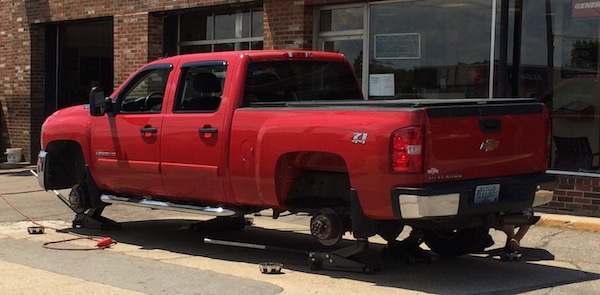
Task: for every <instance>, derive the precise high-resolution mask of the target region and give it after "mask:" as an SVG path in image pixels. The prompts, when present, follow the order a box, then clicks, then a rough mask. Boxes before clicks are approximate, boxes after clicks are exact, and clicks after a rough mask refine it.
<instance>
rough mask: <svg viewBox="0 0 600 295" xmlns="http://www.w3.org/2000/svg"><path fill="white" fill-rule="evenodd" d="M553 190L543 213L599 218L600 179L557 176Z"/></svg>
mask: <svg viewBox="0 0 600 295" xmlns="http://www.w3.org/2000/svg"><path fill="white" fill-rule="evenodd" d="M553 188H554V198H553V200H552V202H550V203H549V204H547V205H545V206H543V207H541V208H542V209H543V211H548V212H556V213H565V214H577V215H585V216H597V217H600V178H586V177H575V176H563V175H559V176H557V179H556V183H555V184H554V186H553Z"/></svg>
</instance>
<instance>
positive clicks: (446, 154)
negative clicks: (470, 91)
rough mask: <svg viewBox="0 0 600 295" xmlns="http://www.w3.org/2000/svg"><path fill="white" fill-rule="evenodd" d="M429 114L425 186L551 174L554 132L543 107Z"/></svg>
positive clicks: (473, 107) (479, 107)
mask: <svg viewBox="0 0 600 295" xmlns="http://www.w3.org/2000/svg"><path fill="white" fill-rule="evenodd" d="M425 111H426V114H427V119H426V122H425V130H426V134H425V142H424V145H425V147H424V150H425V158H424V177H425V180H424V182H425V183H438V182H446V181H456V180H467V179H477V178H490V177H501V176H509V175H520V174H530V173H541V172H544V171H545V170H546V166H547V160H546V149H547V142H548V140H549V139H548V137H549V135H550V133H549V128H550V127H549V124H548V121H547V119H548V115H547V111H546V108H545V107H544V106H543V105H542V104H541V103H538V102H535V101H528V102H522V101H521V102H509V103H504V104H495V103H490V104H487V103H477V104H468V105H454V106H448V105H445V106H428V107H426V108H425Z"/></svg>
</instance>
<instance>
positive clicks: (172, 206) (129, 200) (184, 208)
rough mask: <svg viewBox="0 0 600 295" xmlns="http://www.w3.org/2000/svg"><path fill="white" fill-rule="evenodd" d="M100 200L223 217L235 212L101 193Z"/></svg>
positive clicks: (219, 208)
mask: <svg viewBox="0 0 600 295" xmlns="http://www.w3.org/2000/svg"><path fill="white" fill-rule="evenodd" d="M100 200H101V201H102V202H104V203H108V204H123V205H130V206H137V207H144V208H151V209H162V210H170V211H178V212H186V213H201V214H204V215H210V216H217V217H225V216H233V215H235V214H236V212H235V211H232V210H229V209H225V208H222V207H208V206H207V207H201V206H192V205H182V204H175V203H171V202H161V201H156V200H148V199H133V198H126V197H117V196H112V195H101V196H100Z"/></svg>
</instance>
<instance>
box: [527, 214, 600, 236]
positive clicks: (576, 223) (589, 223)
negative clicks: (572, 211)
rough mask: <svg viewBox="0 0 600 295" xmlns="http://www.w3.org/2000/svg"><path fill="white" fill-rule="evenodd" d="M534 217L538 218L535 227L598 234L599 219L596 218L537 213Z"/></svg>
mask: <svg viewBox="0 0 600 295" xmlns="http://www.w3.org/2000/svg"><path fill="white" fill-rule="evenodd" d="M536 215H538V216H540V220H539V221H538V222H537V223H536V224H535V225H537V226H547V227H556V228H564V229H572V230H581V231H588V232H600V218H598V217H585V216H573V215H560V214H549V213H539V212H536Z"/></svg>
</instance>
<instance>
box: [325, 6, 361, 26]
mask: <svg viewBox="0 0 600 295" xmlns="http://www.w3.org/2000/svg"><path fill="white" fill-rule="evenodd" d="M363 18H364V16H363V9H362V8H356V7H353V8H339V9H327V10H321V12H320V20H321V21H320V24H321V25H320V31H321V32H330V31H343V30H356V29H362V28H363Z"/></svg>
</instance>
